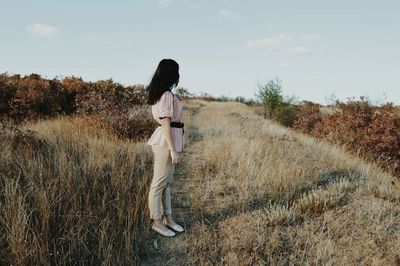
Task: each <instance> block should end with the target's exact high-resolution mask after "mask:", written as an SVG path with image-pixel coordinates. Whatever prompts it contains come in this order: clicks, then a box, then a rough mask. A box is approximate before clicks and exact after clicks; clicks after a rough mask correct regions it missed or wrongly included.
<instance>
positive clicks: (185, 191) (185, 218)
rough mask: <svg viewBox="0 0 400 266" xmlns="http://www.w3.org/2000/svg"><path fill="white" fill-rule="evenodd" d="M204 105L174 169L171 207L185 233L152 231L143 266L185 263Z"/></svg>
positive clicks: (147, 242)
mask: <svg viewBox="0 0 400 266" xmlns="http://www.w3.org/2000/svg"><path fill="white" fill-rule="evenodd" d="M201 108H202V106H200V107H196V108H194V109H192V110H191V116H192V118H191V119H192V123H191V125H190V126H189V127H188V128H187V129H186V128H185V134H188V139H187V142H186V144H185V151H184V152H183V154H182V155H181V157H180V163H179V165H177V166H176V168H175V172H174V183H173V187H172V208H173V212H174V218H175V220H176V222H177V223H179V224H181V225H182V226H183V227H184V228H185V230H186V232H184V233H182V234H177V235H176V236H175V237H173V238H167V237H163V236H161V235H159V234H157V233H155V232H153V231H151V233H150V235H149V238H148V239H147V240H146V241H145V243H144V244H145V249H146V254H144V257H145V258H144V259H143V260H142V261H141V262H140V265H184V264H185V261H187V260H186V259H185V256H186V253H185V250H186V248H187V246H188V244H190V243H188V242H189V241H188V239H189V237H188V236H187V234H190V228H191V225H192V223H193V219H192V217H193V215H191V214H192V213H193V209H192V204H191V203H192V199H191V193H190V191H191V190H192V189H195V187H196V185H195V184H193V182H192V176H193V171H191V166H190V165H191V164H190V162H191V161H192V159H193V158H194V155H195V154H196V151H195V150H196V145H195V144H196V143H197V142H199V141H201V139H202V137H201V134H200V133H199V131H198V127H197V123H196V116H197V113H198V112H199V110H200V109H201Z"/></svg>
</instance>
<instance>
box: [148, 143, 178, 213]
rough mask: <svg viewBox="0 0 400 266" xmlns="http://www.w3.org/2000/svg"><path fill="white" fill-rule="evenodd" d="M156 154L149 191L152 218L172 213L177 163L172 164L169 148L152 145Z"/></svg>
mask: <svg viewBox="0 0 400 266" xmlns="http://www.w3.org/2000/svg"><path fill="white" fill-rule="evenodd" d="M151 149H152V150H153V154H154V171H153V179H152V181H151V186H150V191H149V197H148V200H149V210H150V218H151V219H162V215H163V214H167V213H168V214H171V213H172V208H171V184H172V176H173V174H174V170H175V165H174V164H172V158H171V154H170V151H169V149H168V148H165V147H160V146H158V145H151Z"/></svg>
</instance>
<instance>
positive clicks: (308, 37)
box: [301, 33, 321, 41]
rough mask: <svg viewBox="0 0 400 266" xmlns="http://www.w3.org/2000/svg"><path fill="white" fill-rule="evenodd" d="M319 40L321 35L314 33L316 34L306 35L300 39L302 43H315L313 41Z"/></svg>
mask: <svg viewBox="0 0 400 266" xmlns="http://www.w3.org/2000/svg"><path fill="white" fill-rule="evenodd" d="M320 38H321V35H320V34H318V33H316V34H307V35H304V36H303V37H302V38H301V39H302V40H303V41H315V40H319V39H320Z"/></svg>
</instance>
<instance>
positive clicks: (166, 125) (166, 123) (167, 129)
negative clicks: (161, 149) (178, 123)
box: [161, 117, 178, 164]
mask: <svg viewBox="0 0 400 266" xmlns="http://www.w3.org/2000/svg"><path fill="white" fill-rule="evenodd" d="M170 123H171V118H169V117H165V118H163V119H161V126H162V129H163V132H164V136H165V140H166V141H167V144H168V147H169V149H170V150H171V158H172V162H171V163H172V164H177V163H178V153H177V152H176V149H175V143H174V139H173V138H172V128H171V125H170Z"/></svg>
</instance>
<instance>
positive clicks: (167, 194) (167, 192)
mask: <svg viewBox="0 0 400 266" xmlns="http://www.w3.org/2000/svg"><path fill="white" fill-rule="evenodd" d="M174 170H175V165H174V164H172V163H170V164H168V167H167V185H166V186H165V188H164V193H163V194H164V198H163V199H164V201H163V209H164V214H165V215H167V214H172V205H171V185H172V180H173V175H174Z"/></svg>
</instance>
